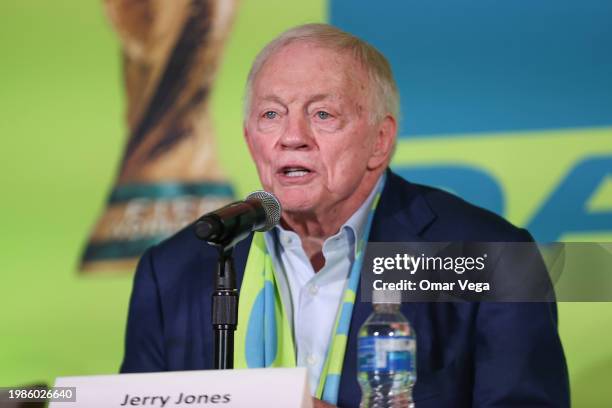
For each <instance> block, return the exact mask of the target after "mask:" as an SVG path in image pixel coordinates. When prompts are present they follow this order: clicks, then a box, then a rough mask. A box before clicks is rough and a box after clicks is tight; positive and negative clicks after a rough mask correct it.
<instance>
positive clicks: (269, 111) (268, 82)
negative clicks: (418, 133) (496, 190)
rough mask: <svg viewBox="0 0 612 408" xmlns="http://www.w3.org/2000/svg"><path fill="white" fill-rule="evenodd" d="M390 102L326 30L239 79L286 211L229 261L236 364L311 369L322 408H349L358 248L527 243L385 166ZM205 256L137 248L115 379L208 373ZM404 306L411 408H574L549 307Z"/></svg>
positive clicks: (176, 245)
mask: <svg viewBox="0 0 612 408" xmlns="http://www.w3.org/2000/svg"><path fill="white" fill-rule="evenodd" d="M398 105H399V98H398V93H397V88H396V86H395V83H394V80H393V76H392V73H391V69H390V66H389V64H388V62H387V61H386V59H385V58H384V56H383V55H382V54H380V53H379V52H378V51H377V50H376V49H374V48H373V47H371V46H370V45H368V44H367V43H365V42H363V41H362V40H360V39H358V38H356V37H354V36H352V35H350V34H347V33H344V32H342V31H340V30H338V29H336V28H334V27H331V26H329V25H324V24H310V25H305V26H300V27H296V28H294V29H291V30H289V31H287V32H285V33H283V34H282V35H281V36H279V37H278V38H276V39H275V40H273V41H272V42H271V43H270V44H268V45H267V46H266V47H265V48H264V49H263V50H262V51H261V53H260V54H259V55H258V56H257V58H256V60H255V62H254V64H253V67H252V69H251V72H250V74H249V78H248V81H247V90H246V97H245V119H244V137H245V140H246V143H247V145H248V147H249V150H250V152H251V155H252V157H253V160H254V162H255V164H256V166H257V171H258V174H259V178H260V180H261V183H262V185H263V187H264V189H266V190H268V191H271V192H272V193H274V194H275V195H276V196H277V197H278V198H279V200H280V202H281V204H282V207H283V215H282V220H281V223H280V225H279V226H277V227H276V228H275V229H274V230H272V231H269V232H266V233H256V234H253V235H252V236H251V237H249V239H247V240H245V241H243V242H242V243H240V244H239V245H238V246H237V247H236V250H235V263H236V270H237V272H238V278H239V279H238V280H239V285H241V301H240V310H239V312H240V314H239V319H240V320H239V324H238V329H237V334H236V345H235V348H234V352H235V359H236V361H235V365H236V367H268V366H294V365H299V366H305V367H307V368H308V373H309V379H310V385H311V392H312V394H313V396H314V397H316V404H318V405H321V406H323V405H327V404H333V405H337V406H340V407H357V406H358V405H359V399H360V391H359V387H358V385H357V379H356V334H357V330H358V328H359V327H360V325H361V324H362V323H363V322H364V320H365V318H366V317H367V316H368V315H369V313H370V312H371V305H370V304H368V303H364V302H360V301H359V299H360V297H359V291H360V288H359V287H358V282H359V280H358V279H351V277H353V276H354V274H355V273H359V272H358V271H357V270H356V269H357V268H356V265H358V264H359V262H358V261H359V257H360V256H362V251H360V250H359V248H361V247H362V246H363V243H364V242H367V241H374V242H385V241H392V242H404V241H407V242H408V241H409V242H414V241H529V240H531V237H530V235H529V234H528V233H527V232H526V231H525V230H521V229H518V228H516V227H514V226H512V225H511V224H509V223H508V222H506V221H504V220H503V219H501V218H500V217H498V216H496V215H494V214H492V213H490V212H487V211H485V210H483V209H480V208H477V207H475V206H472V205H470V204H468V203H466V202H464V201H462V200H461V199H459V198H457V197H454V196H452V195H450V194H448V193H445V192H442V191H440V190H436V189H433V188H428V187H425V186H419V185H415V184H411V183H408V182H407V181H405V180H403V179H401V178H399V177H398V176H396V175H394V174H393V173H392V172H391V171H389V170H388V165H389V161H390V158H391V155H392V151H393V147H394V145H395V138H396V131H397V117H398ZM215 259H216V251H215V250H214V249H213V248H206V247H205V248H204V249H202V245H201V243H200V242H199V241H197V240H196V238H195V237H194V232H193V227H188V228H187V229H185V230H184V231H182V232H180V233H178V234H177V235H176V236H174V237H172V238H170V239H169V240H167V241H165V242H164V243H162V244H160V245H158V246H155V247H153V248H151V249H150V250H149V251H147V253H146V254H145V255H144V256H143V258H142V260H141V262H140V265H139V268H138V271H137V273H136V277H135V283H134V291H133V294H132V299H131V305H130V316H129V320H128V328H127V339H126V354H125V359H124V361H123V365H122V371H123V372H134V371H162V370H184V369H205V368H211V367H212V356H211V355H210V353H211V352H212V332H211V331H212V329H211V327H210V320H209V319H210V304H209V302H210V301H209V295H210V293H211V291H212V287H211V286H212V279H210V278H207V277H205V276H204V274H203V273H202V271H204V270H206V268H208V269H210V268H212V267H213V266H214V262H215ZM262 271H264V273H262ZM263 299H267V300H268V301H263ZM266 305H267V306H266ZM274 306H276V308H275V307H274ZM266 307H267V309H266ZM271 309H276V313H275V312H274V310H271ZM402 310H403V312H404V313H405V314H406V316H407V317H408V319H409V320H410V321H411V323H412V325H413V326H414V328H415V331H416V333H417V350H418V351H417V353H418V354H417V367H418V381H417V384H416V386H415V389H414V399H415V401H416V404H417V406H419V407H437V408H439V407H468V406H469V407H473V406H478V407H485V406H491V407H492V406H496V407H499V406H504V407H506V406H517V407H519V406H520V407H525V406H551V407H552V406H556V407H558V406H568V404H569V402H568V398H569V397H568V394H569V391H568V381H567V369H566V366H565V360H564V356H563V350H562V348H561V344H560V341H559V338H558V334H557V328H556V308H555V305H554V303H531V304H495V303H491V304H484V303H483V304H477V303H431V304H427V303H412V304H405V305H403V306H402ZM279 311H280V312H279ZM271 322H272V323H273V324H270V323H271ZM270 327H274V328H275V329H274V330H269V328H270ZM266 328H268V329H266ZM321 400H324V401H326V402H322V401H321Z"/></svg>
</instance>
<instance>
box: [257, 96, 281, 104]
mask: <svg viewBox="0 0 612 408" xmlns="http://www.w3.org/2000/svg"><path fill="white" fill-rule="evenodd" d="M260 100H262V101H269V102H276V103H279V104H281V105H285V103H284V102H283V100H282V99H281V98H279V97H278V96H276V95H264V96H262V97H261V98H260Z"/></svg>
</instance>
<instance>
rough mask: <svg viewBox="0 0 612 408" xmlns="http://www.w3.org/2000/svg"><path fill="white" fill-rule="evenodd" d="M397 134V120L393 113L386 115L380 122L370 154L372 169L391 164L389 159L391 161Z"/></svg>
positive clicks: (369, 163)
mask: <svg viewBox="0 0 612 408" xmlns="http://www.w3.org/2000/svg"><path fill="white" fill-rule="evenodd" d="M396 134H397V121H396V120H395V118H394V117H393V116H391V115H387V116H385V118H384V119H383V120H382V121H380V123H379V124H378V129H377V133H376V140H375V141H374V148H373V151H372V156H370V160H368V168H369V169H370V170H373V169H376V168H378V167H380V166H382V165H384V166H387V165H388V164H389V161H391V154H392V153H393V147H394V146H395V138H396Z"/></svg>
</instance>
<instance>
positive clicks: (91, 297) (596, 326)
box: [0, 0, 612, 407]
mask: <svg viewBox="0 0 612 408" xmlns="http://www.w3.org/2000/svg"><path fill="white" fill-rule="evenodd" d="M325 20H326V4H325V2H324V1H321V0H316V1H303V2H297V1H296V2H288V1H280V0H244V1H242V2H241V4H240V8H239V12H238V14H237V18H236V22H235V26H234V30H233V32H232V34H231V37H230V39H229V42H228V44H227V47H226V52H225V56H224V59H223V63H222V66H221V69H220V72H219V75H218V79H217V82H216V88H215V89H214V92H213V96H212V98H213V117H214V119H215V122H214V123H215V127H216V130H217V135H218V138H217V144H218V149H219V155H220V157H221V162H222V164H223V166H224V170H225V171H226V173H227V174H228V178H229V179H230V181H231V182H232V183H233V184H234V186H235V188H236V191H237V193H238V195H239V196H242V195H244V194H246V193H247V192H249V191H252V190H253V189H255V188H256V187H257V184H258V183H257V178H256V175H255V172H254V167H253V165H252V164H251V162H250V159H249V156H248V152H247V150H246V147H245V146H244V144H243V142H242V135H241V122H242V118H241V97H242V89H243V84H244V78H245V77H246V73H247V70H248V67H249V65H250V62H251V60H252V58H253V57H254V55H255V53H256V52H257V50H258V49H259V48H261V46H263V45H264V44H265V43H266V42H267V41H268V40H269V39H271V38H272V37H273V36H274V35H276V34H278V33H280V32H281V31H283V30H284V29H286V28H288V27H290V26H293V25H296V24H300V23H306V22H313V21H325ZM0 21H1V24H0V56H1V57H0V58H2V60H1V61H2V62H1V64H0V78H1V86H0V118H1V120H0V134H1V138H0V140H1V142H0V143H1V144H0V154H1V155H2V156H1V163H2V168H1V171H0V186H1V187H0V188H1V189H2V199H1V201H0V228H1V229H2V230H1V231H2V232H1V234H0V239H1V242H0V271H1V272H0V273H1V274H0V276H1V278H0V291H1V292H0V386H14V385H20V384H26V383H32V382H35V381H45V382H47V383H49V384H52V383H53V381H54V379H55V377H57V376H66V375H86V374H100V373H115V372H117V370H118V367H119V364H120V361H121V357H122V352H123V334H124V327H125V318H126V315H127V303H128V298H129V293H130V289H131V281H132V276H131V273H130V271H125V272H109V273H103V274H94V275H79V274H77V264H78V258H79V255H80V251H81V250H82V247H83V245H84V243H85V239H86V237H87V234H88V232H89V230H90V228H91V227H92V226H93V223H94V222H95V220H96V219H97V217H98V215H99V214H100V213H101V211H102V210H103V206H104V202H105V200H106V196H107V193H108V192H109V190H110V189H111V187H112V185H113V181H114V177H115V175H116V171H117V166H118V161H119V159H120V158H121V154H122V149H123V143H124V140H125V136H124V125H123V110H124V101H123V90H122V78H121V65H120V58H119V57H120V53H119V51H120V50H119V44H118V42H117V40H116V38H115V35H114V33H113V31H112V30H111V27H110V25H109V23H108V22H107V20H106V18H105V15H104V11H103V8H102V2H101V1H92V0H57V1H54V2H49V1H40V0H38V1H30V2H22V1H15V0H11V1H3V2H2V3H0ZM553 136H554V135H553ZM562 136H563V135H562ZM509 137H510V138H511V137H512V135H509ZM564 137H567V138H568V140H571V139H572V135H565V136H564ZM540 140H541V139H540ZM607 140H609V133H607V134H606V135H603V136H602V139H601V143H602V144H606V143H609V142H607ZM502 142H503V140H502V141H501V142H500V141H499V139H498V141H496V142H494V143H502ZM436 143H437V144H436ZM466 143H472V142H471V141H467V142H466ZM473 143H476V142H473ZM480 143H485V145H480V147H479V149H480V150H482V149H484V150H488V147H487V146H486V143H487V141H486V140H485V141H483V142H480ZM492 143H493V142H492ZM509 143H512V142H509ZM573 143H575V144H574V146H576V147H578V146H580V145H579V141H578V140H576V141H574V142H573ZM437 147H439V148H440V149H439V150H436V149H437ZM456 148H461V146H459V147H453V146H450V147H449V145H448V144H447V143H445V142H444V140H438V141H434V142H421V143H414V144H413V145H411V144H410V143H409V142H402V143H401V144H400V146H399V148H398V157H397V161H396V162H400V163H411V162H412V160H411V157H423V156H422V155H419V154H418V153H419V152H420V151H423V152H425V151H427V152H430V153H429V154H430V155H431V154H433V155H434V156H435V155H439V157H438V156H436V157H437V158H440V157H441V158H443V157H444V156H446V155H447V153H448V155H451V154H455V153H456V152H457V150H456ZM596 148H597V149H601V148H602V146H599V147H597V146H596ZM432 149H433V150H434V153H431V152H432ZM491 149H494V147H491ZM513 149H514V150H517V152H518V151H521V152H524V151H525V149H524V148H523V147H521V146H516V147H512V149H510V150H513ZM608 149H609V147H608ZM476 150H478V149H476ZM527 150H528V151H529V149H527ZM537 150H539V149H536V148H535V147H534V148H533V149H532V151H537ZM572 150H573V149H571V148H570V149H568V148H567V147H566V148H564V151H572ZM450 157H451V156H449V159H450ZM466 160H469V158H468V159H466ZM568 160H570V159H568ZM474 161H478V159H477V158H474ZM492 166H493V167H494V164H492ZM503 170H504V169H503V168H501V170H498V171H499V172H502V173H503ZM492 171H495V169H493V170H492ZM562 171H563V169H561V168H560V169H559V172H562ZM508 174H509V175H508V176H507V177H508V179H507V180H509V181H507V182H506V185H505V186H506V188H507V189H508V190H510V191H509V193H510V194H509V196H510V202H509V206H510V208H509V210H510V211H509V217H510V219H511V220H512V221H514V222H517V223H519V224H520V223H521V222H523V221H524V218H525V214H527V213H529V212H530V206H534V205H535V204H533V202H532V201H533V200H531V201H529V200H524V201H525V203H524V204H523V203H522V201H523V199H522V198H521V197H523V198H524V197H525V196H524V195H522V194H521V195H519V194H518V193H513V189H514V190H515V191H518V189H519V186H520V185H523V184H521V183H520V180H517V181H516V183H515V187H512V185H513V184H512V180H514V179H516V175H512V174H510V170H508ZM551 177H553V176H552V175H551ZM500 178H501V179H502V180H506V179H505V178H504V175H503V174H500ZM529 188H530V190H532V191H533V193H534V194H539V193H541V192H542V191H545V190H546V188H548V187H546V188H538V187H537V186H534V185H533V183H532V184H531V185H530V187H529ZM542 194H543V193H542ZM609 195H610V194H605V196H606V197H607V196H609ZM604 198H605V197H604ZM602 200H604V201H607V200H606V199H602ZM582 238H585V237H582ZM559 308H560V330H561V335H562V340H563V344H564V347H565V351H566V355H567V359H568V364H569V367H570V376H571V382H572V398H573V403H574V406H577V407H590V406H593V407H597V406H609V405H607V404H609V403H610V401H612V390H611V389H612V387H610V385H609V384H610V379H612V375H611V374H610V373H612V347H611V345H610V340H609V338H610V335H611V334H612V329H611V327H612V313H611V312H612V305H611V304H595V303H571V304H570V303H567V304H560V305H559Z"/></svg>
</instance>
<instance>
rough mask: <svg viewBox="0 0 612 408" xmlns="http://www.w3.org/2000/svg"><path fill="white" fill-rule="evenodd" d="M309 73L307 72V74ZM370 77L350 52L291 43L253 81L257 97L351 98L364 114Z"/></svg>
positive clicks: (265, 64) (309, 44)
mask: <svg viewBox="0 0 612 408" xmlns="http://www.w3.org/2000/svg"><path fill="white" fill-rule="evenodd" d="M304 71H306V72H304ZM369 82H370V78H369V75H368V74H367V72H366V70H365V68H364V67H362V66H361V64H360V63H359V62H358V61H356V59H355V58H354V57H353V56H352V55H351V54H350V53H348V52H346V51H344V52H338V51H336V50H333V49H329V48H326V47H323V46H320V45H317V44H312V43H304V42H300V43H290V44H288V45H286V46H284V47H283V48H281V49H279V50H278V51H276V52H275V53H274V54H272V55H270V57H269V58H268V60H267V61H266V62H265V63H264V64H263V66H262V67H261V69H260V70H259V72H258V73H257V75H256V77H255V78H254V81H253V88H254V89H253V91H254V92H253V94H254V95H253V96H255V94H257V96H258V97H265V96H268V95H270V94H277V93H278V92H279V91H287V90H290V91H294V90H297V91H298V93H299V91H304V92H312V93H313V94H329V95H330V96H331V97H333V98H335V99H339V100H344V99H348V102H350V103H352V104H354V105H355V107H356V109H358V110H359V111H362V110H363V109H365V108H366V107H365V106H364V104H367V103H368V102H369V92H368V88H369V86H368V85H369Z"/></svg>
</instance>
